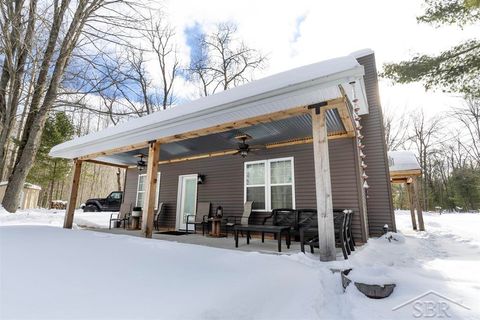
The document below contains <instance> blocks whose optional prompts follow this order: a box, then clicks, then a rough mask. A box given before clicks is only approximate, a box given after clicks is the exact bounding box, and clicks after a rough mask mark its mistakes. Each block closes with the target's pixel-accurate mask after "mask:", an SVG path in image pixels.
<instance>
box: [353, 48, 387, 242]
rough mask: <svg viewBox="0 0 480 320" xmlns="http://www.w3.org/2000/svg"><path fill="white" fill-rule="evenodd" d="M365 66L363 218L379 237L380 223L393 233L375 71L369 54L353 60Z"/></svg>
mask: <svg viewBox="0 0 480 320" xmlns="http://www.w3.org/2000/svg"><path fill="white" fill-rule="evenodd" d="M357 60H358V62H359V63H360V64H362V65H363V66H364V67H365V87H366V88H365V89H366V91H367V99H368V104H369V114H368V115H365V116H362V120H361V123H362V126H363V129H362V134H363V135H364V136H365V138H364V143H365V149H364V153H365V155H366V156H367V158H366V160H365V163H366V164H367V165H368V167H367V169H366V174H367V175H368V176H369V179H368V184H369V186H370V188H369V189H368V198H367V212H368V213H367V217H368V225H369V231H370V235H372V236H376V235H379V234H381V232H382V227H383V225H384V224H386V223H387V224H388V225H389V226H390V227H391V228H393V229H394V230H395V229H396V228H395V218H394V214H393V204H392V194H391V186H390V173H389V171H388V162H387V152H386V145H385V134H384V127H383V115H382V109H381V106H380V96H379V92H378V79H377V68H376V66H375V56H374V55H373V54H371V55H368V56H365V57H362V58H359V59H357Z"/></svg>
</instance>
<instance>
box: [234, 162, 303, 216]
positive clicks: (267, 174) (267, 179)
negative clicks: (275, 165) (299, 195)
mask: <svg viewBox="0 0 480 320" xmlns="http://www.w3.org/2000/svg"><path fill="white" fill-rule="evenodd" d="M280 161H290V162H291V164H292V165H291V170H292V182H291V183H275V184H272V182H271V175H270V171H271V170H270V169H271V168H270V164H271V163H272V162H280ZM256 163H263V164H264V165H265V167H264V170H265V183H264V184H258V185H254V184H252V185H249V186H248V187H264V189H265V209H255V210H254V211H256V212H269V211H271V210H272V203H271V202H272V192H271V191H272V190H271V187H272V186H292V209H295V208H296V203H295V160H294V157H283V158H274V159H265V160H255V161H246V162H244V165H243V202H246V201H247V166H248V165H250V164H256Z"/></svg>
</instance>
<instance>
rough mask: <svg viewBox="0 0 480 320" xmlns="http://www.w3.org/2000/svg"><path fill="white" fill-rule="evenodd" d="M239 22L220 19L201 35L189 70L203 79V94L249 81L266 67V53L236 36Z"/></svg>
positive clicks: (193, 75)
mask: <svg viewBox="0 0 480 320" xmlns="http://www.w3.org/2000/svg"><path fill="white" fill-rule="evenodd" d="M236 33H237V25H236V24H233V23H220V24H218V25H217V26H216V29H215V31H214V32H213V33H211V34H209V35H203V36H201V37H200V38H199V39H197V42H198V44H197V45H198V48H196V49H195V50H197V51H198V52H197V54H196V56H195V57H194V58H193V59H192V61H191V63H190V68H189V69H188V71H189V72H190V75H191V76H192V78H193V79H195V80H196V81H197V82H199V83H200V87H201V92H202V95H204V96H207V95H210V94H213V93H215V92H216V91H217V90H219V89H221V90H226V89H228V88H231V87H235V86H237V85H240V84H242V83H245V82H248V81H249V80H250V79H251V77H252V73H253V71H255V70H256V69H259V68H262V67H263V66H264V64H265V62H266V60H267V59H266V57H265V56H264V55H262V54H261V53H260V52H259V51H258V50H255V49H252V48H250V47H249V46H247V45H246V44H245V43H244V42H243V41H242V40H240V39H238V38H237V37H236Z"/></svg>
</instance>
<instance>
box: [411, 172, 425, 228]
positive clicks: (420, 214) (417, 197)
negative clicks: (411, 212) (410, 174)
mask: <svg viewBox="0 0 480 320" xmlns="http://www.w3.org/2000/svg"><path fill="white" fill-rule="evenodd" d="M412 184H413V192H414V193H415V200H416V201H415V202H416V203H415V206H416V207H417V219H418V228H419V230H420V231H425V224H424V222H423V211H422V201H421V199H420V186H419V185H418V180H417V178H413V182H412Z"/></svg>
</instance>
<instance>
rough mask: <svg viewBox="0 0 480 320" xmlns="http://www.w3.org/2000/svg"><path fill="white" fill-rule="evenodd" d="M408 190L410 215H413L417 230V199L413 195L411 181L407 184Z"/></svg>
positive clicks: (413, 225)
mask: <svg viewBox="0 0 480 320" xmlns="http://www.w3.org/2000/svg"><path fill="white" fill-rule="evenodd" d="M405 185H406V187H407V192H408V204H409V205H410V215H411V216H412V227H413V230H417V220H416V219H415V199H414V195H413V190H412V189H413V186H412V184H411V183H406V184H405Z"/></svg>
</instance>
